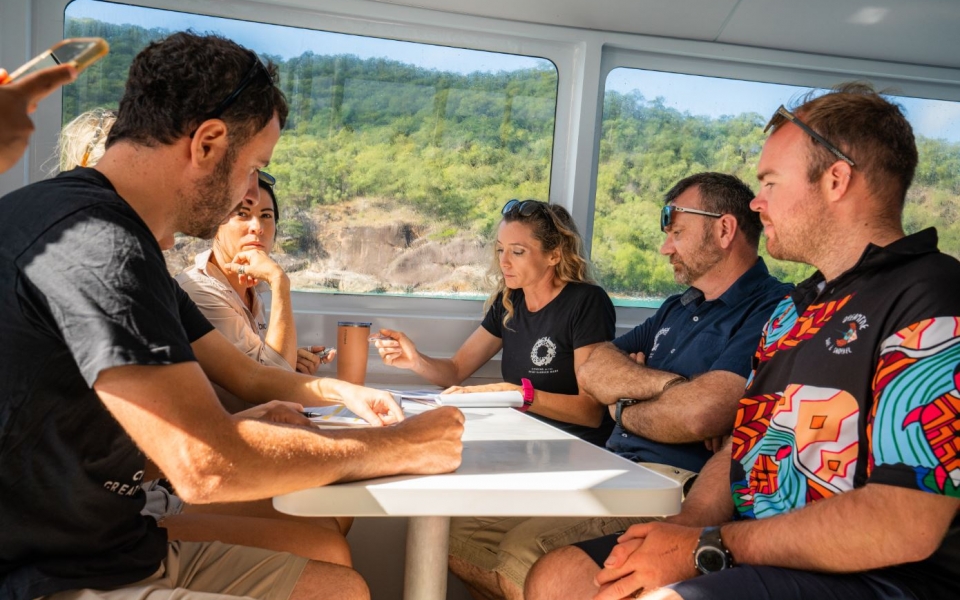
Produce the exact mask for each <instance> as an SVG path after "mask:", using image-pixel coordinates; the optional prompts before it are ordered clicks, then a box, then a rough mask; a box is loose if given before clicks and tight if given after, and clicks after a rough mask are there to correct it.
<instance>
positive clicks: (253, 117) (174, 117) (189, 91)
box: [0, 33, 463, 600]
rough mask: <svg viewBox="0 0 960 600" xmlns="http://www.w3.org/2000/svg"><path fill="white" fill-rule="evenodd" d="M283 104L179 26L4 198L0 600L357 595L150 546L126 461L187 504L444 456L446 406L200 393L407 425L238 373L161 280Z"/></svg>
mask: <svg viewBox="0 0 960 600" xmlns="http://www.w3.org/2000/svg"><path fill="white" fill-rule="evenodd" d="M286 114H287V105H286V101H285V99H284V97H283V94H282V93H281V92H280V90H279V89H278V88H277V85H276V67H275V66H273V65H270V64H264V63H262V62H261V60H260V58H259V57H257V55H256V54H255V53H253V52H251V51H250V50H247V49H245V48H243V47H241V46H239V45H237V44H235V43H233V42H230V41H228V40H225V39H223V38H219V37H216V36H198V35H195V34H192V33H178V34H175V35H172V36H170V37H168V38H166V39H164V40H161V41H159V42H155V43H153V44H151V45H150V46H149V47H147V48H146V49H145V50H144V51H143V52H141V53H140V54H139V55H138V56H137V57H136V58H135V59H134V62H133V65H132V66H131V68H130V78H129V81H128V82H127V87H126V91H125V93H124V97H123V99H122V100H121V102H120V111H119V119H118V120H117V123H116V124H115V125H114V127H113V129H112V130H111V132H110V134H109V138H108V148H107V150H106V152H105V153H104V155H103V157H102V158H101V159H100V161H99V162H98V163H97V164H96V167H95V168H89V169H88V168H79V169H75V170H73V171H70V172H68V173H63V174H61V175H60V176H58V177H56V178H54V179H50V180H47V181H42V182H39V183H36V184H33V185H30V186H27V187H25V188H23V189H21V190H18V191H16V192H14V193H12V194H9V195H8V196H6V197H4V198H2V199H0V206H2V207H3V208H4V209H5V211H6V212H7V213H8V215H9V218H6V219H4V220H3V222H2V223H0V238H2V239H3V240H4V242H3V244H2V245H0V281H2V282H3V284H2V285H0V307H2V310H3V313H4V319H2V321H0V339H2V340H3V342H4V343H3V344H2V346H3V347H2V348H0V489H2V490H3V493H2V494H0V515H3V526H2V527H0V597H2V598H10V599H13V600H28V599H33V598H37V597H40V596H45V597H46V598H52V599H55V600H67V599H80V598H83V599H87V598H105V599H111V600H120V599H122V598H134V597H136V598H139V597H146V596H148V595H149V596H150V597H151V598H154V597H164V598H168V597H176V598H199V597H204V598H207V597H211V594H213V595H216V596H217V597H225V596H243V597H252V598H268V597H269V598H277V599H285V598H288V597H295V598H298V599H299V598H314V597H335V598H368V597H369V592H368V590H367V588H366V584H365V583H364V581H363V579H362V578H361V577H360V576H359V575H358V574H357V573H356V572H355V571H353V570H351V569H349V568H347V567H344V566H339V565H333V564H328V563H321V562H314V561H308V560H307V559H305V558H301V557H298V556H294V555H292V554H286V553H278V552H274V551H269V550H262V549H256V548H248V547H242V546H231V545H227V544H223V543H220V542H212V543H195V542H182V541H172V542H168V540H167V535H166V530H165V529H163V528H162V527H158V525H157V523H156V522H155V521H154V520H153V519H152V518H150V517H145V516H143V515H142V514H141V509H142V508H143V504H144V495H143V492H142V491H141V489H140V487H141V483H142V482H144V481H145V480H147V479H150V476H149V475H148V474H146V473H145V461H144V455H146V456H148V457H149V458H151V459H152V460H153V461H154V462H155V463H156V464H157V465H158V466H159V467H160V469H161V470H162V471H163V472H164V473H165V474H166V476H167V477H168V478H169V480H170V481H171V483H172V484H173V485H174V487H175V488H176V491H177V493H178V495H179V496H181V497H182V498H183V499H184V500H186V501H187V502H190V503H198V504H203V503H215V502H234V501H244V500H255V499H262V498H269V497H272V496H276V495H279V494H283V493H286V492H290V491H294V490H297V489H303V488H306V487H314V486H318V485H324V484H327V483H331V482H334V481H343V480H351V479H361V478H369V477H377V476H382V475H392V474H396V473H438V472H447V471H450V470H453V469H455V468H456V467H457V466H458V465H459V463H460V452H461V442H460V435H461V433H462V423H463V415H462V414H460V412H459V411H457V410H456V409H450V408H447V409H440V410H436V411H431V412H430V413H427V414H425V415H422V416H420V417H415V418H411V419H408V420H406V421H403V422H401V423H398V424H397V425H395V426H393V427H389V428H382V427H371V428H365V429H360V430H354V431H349V432H347V431H345V432H337V434H336V435H327V434H324V433H322V432H320V431H319V430H316V429H313V428H309V427H300V426H296V425H291V424H277V423H269V422H265V421H262V420H250V419H243V418H239V417H236V416H232V415H229V414H228V413H226V412H225V411H224V410H223V408H222V407H221V405H220V403H219V402H218V400H217V397H216V395H215V393H214V391H213V389H212V387H211V385H210V382H211V381H214V382H216V383H218V384H220V385H221V386H223V387H225V388H227V389H228V390H230V391H231V392H233V393H235V394H237V395H238V396H241V397H245V398H247V399H251V400H254V401H257V402H264V403H265V402H268V401H269V400H271V399H273V398H283V399H285V400H289V401H292V402H296V403H300V404H302V405H317V404H329V403H343V404H345V405H347V406H348V407H349V408H350V409H351V410H353V411H354V412H356V413H358V414H359V415H360V416H362V417H363V418H365V419H367V420H368V421H370V422H371V423H372V424H373V425H383V424H385V423H390V422H396V421H402V420H403V415H402V413H401V412H400V410H399V407H397V405H396V403H395V402H394V401H393V398H392V396H390V394H388V393H386V392H382V391H378V390H372V389H368V388H363V387H359V386H355V385H352V384H349V383H346V382H340V381H337V380H331V379H316V378H313V377H309V376H306V375H301V374H297V373H292V372H288V371H283V370H280V369H275V368H270V367H265V366H262V365H259V364H256V363H255V362H254V361H252V360H251V359H250V358H249V357H247V356H246V355H244V354H243V353H242V352H241V351H240V350H238V349H237V348H235V347H234V346H233V344H231V343H230V342H229V341H227V340H226V339H225V338H224V337H223V336H222V335H220V334H219V333H218V332H217V331H216V330H215V329H214V328H213V326H212V325H211V324H210V323H209V322H208V321H207V320H206V319H205V318H204V317H203V316H202V314H201V313H200V312H199V310H198V309H197V307H196V305H194V304H193V302H192V301H190V299H189V298H188V297H187V296H186V294H185V293H184V292H183V291H182V290H181V289H180V288H179V287H178V286H177V285H176V283H175V282H174V280H173V279H172V278H171V277H170V276H169V275H168V273H167V271H166V265H165V263H164V259H163V254H162V252H161V250H162V248H163V247H169V246H170V245H171V244H172V241H173V235H174V233H175V232H184V233H188V234H190V235H195V236H200V237H209V236H211V235H212V234H213V232H214V231H215V230H216V228H217V226H218V225H219V224H220V222H221V221H222V220H223V219H224V218H225V217H226V216H227V214H228V213H229V212H230V211H231V210H232V209H233V208H234V207H235V206H237V205H238V204H239V203H240V202H241V201H242V199H243V198H244V197H245V195H246V194H247V192H248V190H250V189H251V188H252V189H253V191H254V192H255V193H256V189H257V181H258V173H259V170H260V169H261V168H263V167H264V166H266V165H267V163H268V162H269V160H270V158H271V155H272V152H273V147H274V145H275V144H276V143H277V140H278V139H279V137H280V130H281V128H282V127H283V124H284V121H285V118H286ZM198 361H199V363H202V364H203V368H202V369H201V368H200V366H199V364H198ZM300 418H301V419H302V417H300Z"/></svg>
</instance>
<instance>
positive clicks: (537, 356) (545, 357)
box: [530, 337, 557, 367]
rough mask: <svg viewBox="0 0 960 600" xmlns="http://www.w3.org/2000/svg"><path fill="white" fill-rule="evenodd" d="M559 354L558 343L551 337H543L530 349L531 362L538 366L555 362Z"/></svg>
mask: <svg viewBox="0 0 960 600" xmlns="http://www.w3.org/2000/svg"><path fill="white" fill-rule="evenodd" d="M556 356H557V345H556V344H555V343H554V341H553V340H551V339H550V338H549V337H542V338H540V339H539V340H537V343H536V344H534V345H533V350H531V351H530V362H532V363H533V364H535V365H536V366H538V367H545V366H547V365H549V364H550V363H552V362H553V359H554V357H556Z"/></svg>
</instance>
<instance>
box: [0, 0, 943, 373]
mask: <svg viewBox="0 0 960 600" xmlns="http://www.w3.org/2000/svg"><path fill="white" fill-rule="evenodd" d="M280 1H282V2H283V4H282V5H281V4H280ZM124 3H125V4H130V5H134V6H142V7H145V8H160V9H168V10H178V11H183V12H191V13H195V14H204V15H209V16H216V17H225V18H232V19H240V20H246V21H258V22H264V23H272V24H277V25H288V26H296V27H306V28H310V29H319V30H324V31H334V32H338V33H346V34H357V35H367V36H373V37H384V38H390V39H400V40H404V41H411V42H421V43H429V44H438V45H446V46H456V47H461V48H470V49H476V50H486V51H492V52H506V53H510V54H522V55H528V56H537V57H542V58H545V59H547V60H550V61H552V62H553V63H554V65H555V66H556V68H557V75H558V93H557V110H556V117H555V130H554V141H553V157H552V164H551V175H550V201H551V202H554V203H558V204H561V205H563V206H564V207H565V208H567V209H568V210H570V212H571V214H572V215H573V217H574V219H575V221H576V222H577V224H578V226H579V227H580V229H581V232H582V234H583V237H584V240H585V242H586V245H587V247H588V248H589V247H590V246H591V245H592V235H593V216H594V198H595V192H596V180H597V170H598V162H599V144H600V134H601V123H602V108H603V96H604V91H605V83H606V77H607V74H609V72H610V71H611V70H612V69H614V68H617V67H627V68H639V69H646V70H659V71H670V72H675V73H684V74H690V75H705V76H716V77H728V78H733V79H745V80H751V81H761V82H769V83H783V84H789V85H798V86H809V87H828V86H830V85H832V84H834V83H836V82H840V81H846V80H850V79H856V78H869V79H870V80H871V81H873V82H874V83H875V84H876V85H877V86H878V87H881V88H883V87H888V86H895V87H896V88H897V89H896V92H897V93H898V95H903V96H917V97H925V98H931V99H938V100H950V101H960V69H950V68H944V67H929V66H916V65H909V64H903V63H893V62H883V61H875V60H865V59H857V58H843V57H833V56H821V55H813V54H806V53H800V52H790V51H782V50H770V49H763V48H751V47H745V46H735V45H730V44H721V43H716V42H707V41H695V40H680V39H671V38H661V37H654V36H646V35H636V34H627V33H611V32H602V31H595V30H588V29H578V28H571V27H558V26H553V25H536V24H529V23H520V22H515V21H506V20H501V19H496V18H488V17H477V16H471V15H462V14H452V13H443V12H439V11H435V10H430V9H422V8H411V7H406V6H400V5H395V4H390V3H380V2H369V1H366V0H328V1H327V2H325V4H324V6H323V8H322V9H321V8H317V7H314V6H311V1H310V0H278V1H277V2H271V1H269V0H264V1H256V0H236V1H235V2H232V3H231V4H229V5H228V4H226V3H224V2H222V1H218V0H128V1H126V2H124ZM15 4H16V5H15V6H8V4H5V5H4V11H5V14H4V18H3V19H0V61H2V64H5V65H11V64H12V65H17V64H20V63H22V62H24V61H25V60H27V59H28V58H29V57H31V56H33V55H35V54H37V53H38V52H40V51H42V50H44V49H45V48H47V47H49V46H50V45H51V44H52V43H54V42H55V41H57V40H59V39H61V38H62V35H63V34H62V32H63V25H64V9H65V8H66V6H67V5H68V4H69V0H33V2H31V3H23V5H21V4H20V3H15ZM60 114H61V102H60V97H59V96H58V95H54V96H52V97H51V98H50V99H48V100H47V101H45V102H44V103H42V104H41V105H40V107H39V109H38V111H37V112H36V113H35V116H34V121H35V123H36V125H37V130H36V132H35V134H34V138H33V142H32V144H31V146H30V150H29V152H28V155H27V158H26V160H24V161H23V162H22V163H21V168H19V169H14V170H11V171H8V172H7V173H5V174H3V175H0V194H3V193H6V192H8V191H11V190H13V189H15V188H16V187H19V186H21V185H24V184H25V183H28V182H30V181H37V180H39V179H42V178H43V177H44V173H43V172H42V165H43V164H44V162H45V161H46V160H47V158H48V157H49V153H50V152H51V149H52V148H54V147H55V142H56V138H57V134H58V132H59V129H60V125H61V124H60ZM294 305H295V308H296V311H297V314H298V329H300V328H301V327H300V324H299V318H300V317H299V315H303V317H304V318H305V319H306V321H307V322H306V324H305V325H304V326H303V329H304V330H308V331H309V330H313V329H317V328H319V329H326V327H327V326H328V323H329V321H330V320H331V319H333V320H334V321H335V319H336V317H337V316H338V315H349V314H353V313H354V312H355V311H356V310H357V308H363V309H364V310H365V311H367V312H366V313H365V314H367V315H368V316H369V318H371V319H374V320H376V319H380V318H394V319H397V320H398V322H400V323H401V324H407V325H406V330H408V331H412V330H411V328H413V329H414V330H418V331H415V332H414V333H420V334H421V335H422V336H424V337H426V336H427V335H432V334H433V332H434V331H435V329H431V328H430V325H429V323H430V322H432V321H435V320H436V319H437V318H440V319H451V320H452V322H456V321H457V320H461V321H462V320H466V321H467V322H469V323H477V324H479V321H480V312H481V309H480V306H481V303H480V302H479V301H471V300H436V299H426V298H419V297H406V298H404V297H397V296H382V297H376V296H356V295H351V294H327V293H315V292H296V293H294ZM422 307H429V310H422ZM652 312H653V309H647V308H630V307H617V314H618V332H623V331H625V330H627V329H629V328H630V327H632V326H633V325H635V324H637V323H639V322H641V321H642V320H643V319H645V318H646V317H647V316H649V315H650V314H652ZM319 315H323V319H322V323H323V325H322V326H319V325H318V326H316V327H315V325H314V321H313V318H312V316H319ZM334 326H335V322H334ZM414 339H417V338H416V337H414ZM462 339H463V338H460V341H462ZM448 341H449V342H450V345H444V347H446V348H448V349H449V348H453V349H455V348H456V347H457V346H458V345H459V343H458V342H457V341H455V340H453V339H452V337H451V338H450V339H449V340H448ZM444 344H446V342H444ZM449 353H452V351H450V352H449ZM488 366H489V365H488ZM393 372H394V373H396V371H393Z"/></svg>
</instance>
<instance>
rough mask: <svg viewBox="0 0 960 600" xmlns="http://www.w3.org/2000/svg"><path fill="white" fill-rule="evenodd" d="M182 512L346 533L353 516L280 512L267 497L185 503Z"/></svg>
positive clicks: (351, 523) (351, 524)
mask: <svg viewBox="0 0 960 600" xmlns="http://www.w3.org/2000/svg"><path fill="white" fill-rule="evenodd" d="M183 512H185V513H189V514H214V515H233V516H237V517H260V518H262V519H282V520H284V521H292V522H294V523H304V524H306V525H315V526H319V527H323V528H325V529H332V530H333V531H337V532H340V533H342V534H343V535H347V532H348V531H350V527H351V526H353V517H296V516H294V515H288V514H286V513H282V512H280V511H278V510H277V509H275V508H274V507H273V501H272V500H270V499H269V498H267V499H264V500H253V501H250V502H224V503H220V504H187V505H186V506H184V508H183Z"/></svg>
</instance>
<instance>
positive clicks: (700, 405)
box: [620, 365, 747, 444]
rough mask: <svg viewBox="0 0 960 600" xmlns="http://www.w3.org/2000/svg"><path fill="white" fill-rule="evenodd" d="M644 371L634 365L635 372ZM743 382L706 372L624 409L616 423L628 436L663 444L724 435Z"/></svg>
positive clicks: (721, 373) (730, 424) (727, 374)
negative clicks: (620, 425)
mask: <svg viewBox="0 0 960 600" xmlns="http://www.w3.org/2000/svg"><path fill="white" fill-rule="evenodd" d="M644 368H645V367H642V366H639V365H638V369H644ZM672 376H673V377H676V376H675V375H672ZM746 383H747V380H746V379H744V378H743V377H741V376H739V375H737V374H735V373H731V372H729V371H709V372H707V373H704V374H703V375H700V376H699V377H696V378H695V379H693V380H692V381H687V382H684V383H681V384H678V385H674V386H671V387H669V388H667V389H666V390H665V391H663V392H662V393H659V394H657V395H656V396H654V397H651V398H649V399H648V400H646V401H644V402H639V403H637V404H634V405H633V406H627V407H624V409H623V410H622V411H621V413H620V421H621V422H622V423H623V426H624V427H625V428H626V429H627V431H629V432H630V433H633V434H635V435H639V436H643V437H645V438H647V439H651V440H654V441H657V442H662V443H665V444H682V443H686V442H699V441H702V440H705V439H708V438H712V437H715V436H722V435H728V434H729V433H730V431H731V430H732V429H733V421H734V417H735V416H736V413H737V405H738V403H739V402H740V398H741V397H742V396H743V388H744V386H745V385H746Z"/></svg>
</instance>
